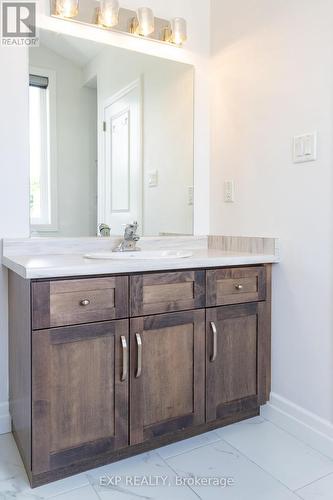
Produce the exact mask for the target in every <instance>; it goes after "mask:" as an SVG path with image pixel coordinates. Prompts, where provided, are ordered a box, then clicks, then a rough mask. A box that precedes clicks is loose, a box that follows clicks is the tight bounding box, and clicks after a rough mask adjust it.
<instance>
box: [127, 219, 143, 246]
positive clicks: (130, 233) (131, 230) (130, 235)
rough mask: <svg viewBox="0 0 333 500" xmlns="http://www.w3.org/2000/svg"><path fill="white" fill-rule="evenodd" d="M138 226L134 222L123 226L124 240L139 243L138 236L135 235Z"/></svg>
mask: <svg viewBox="0 0 333 500" xmlns="http://www.w3.org/2000/svg"><path fill="white" fill-rule="evenodd" d="M138 227H139V224H138V223H137V222H136V221H134V222H133V223H132V224H126V225H125V239H128V240H133V241H139V239H140V236H138V235H137V234H136V232H137V230H138Z"/></svg>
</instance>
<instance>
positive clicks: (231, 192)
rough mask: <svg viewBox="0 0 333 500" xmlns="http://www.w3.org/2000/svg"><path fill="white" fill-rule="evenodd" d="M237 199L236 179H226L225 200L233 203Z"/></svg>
mask: <svg viewBox="0 0 333 500" xmlns="http://www.w3.org/2000/svg"><path fill="white" fill-rule="evenodd" d="M234 201H235V183H234V181H224V202H225V203H233V202H234Z"/></svg>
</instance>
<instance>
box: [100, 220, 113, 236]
mask: <svg viewBox="0 0 333 500" xmlns="http://www.w3.org/2000/svg"><path fill="white" fill-rule="evenodd" d="M98 232H99V235H100V236H102V237H105V238H109V237H110V235H111V228H110V226H108V225H107V224H104V223H102V224H99V226H98Z"/></svg>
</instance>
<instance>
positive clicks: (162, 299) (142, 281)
mask: <svg viewBox="0 0 333 500" xmlns="http://www.w3.org/2000/svg"><path fill="white" fill-rule="evenodd" d="M130 296H131V300H130V312H131V316H132V317H133V316H143V315H146V314H159V313H164V312H172V311H186V310H188V309H199V308H202V307H205V271H185V272H175V273H158V274H157V273H156V274H155V273H154V274H145V275H137V276H132V277H131V281H130Z"/></svg>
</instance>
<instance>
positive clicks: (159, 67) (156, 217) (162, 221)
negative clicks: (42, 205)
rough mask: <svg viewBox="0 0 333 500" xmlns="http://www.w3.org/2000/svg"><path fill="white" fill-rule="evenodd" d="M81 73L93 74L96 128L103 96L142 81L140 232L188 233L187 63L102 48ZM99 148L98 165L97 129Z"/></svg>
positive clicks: (89, 76)
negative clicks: (151, 178)
mask: <svg viewBox="0 0 333 500" xmlns="http://www.w3.org/2000/svg"><path fill="white" fill-rule="evenodd" d="M114 68H117V71H115V70H114ZM85 75H86V79H87V80H91V79H92V78H96V77H97V82H98V85H97V92H98V113H99V120H98V121H99V124H100V125H99V130H102V127H101V124H102V121H103V120H104V107H105V103H106V101H108V100H109V99H110V98H111V97H112V96H114V95H115V94H116V93H117V92H120V91H122V90H123V89H124V88H125V87H127V86H128V85H130V84H131V83H133V82H134V81H136V80H138V79H141V80H142V93H143V99H142V101H143V120H142V122H143V230H144V235H145V236H156V235H158V234H160V233H174V234H192V233H193V206H190V205H189V204H188V187H189V186H193V118H194V116H193V101H194V96H193V67H192V66H190V65H185V64H180V63H178V62H175V61H166V60H165V59H161V58H157V57H152V56H147V55H145V54H138V53H135V52H130V51H124V50H119V49H118V48H114V47H106V48H105V49H103V50H102V51H101V52H100V53H99V54H98V55H97V56H96V57H94V58H93V59H92V60H91V61H90V63H89V64H88V65H87V66H86V69H85ZM99 151H100V154H99V164H100V165H101V168H102V165H103V161H104V155H103V151H104V133H103V132H101V133H100V134H99ZM152 170H157V171H158V185H157V186H156V187H149V184H148V174H149V172H150V171H152ZM104 184H105V181H104V180H103V186H101V188H102V189H104V187H105V186H104ZM99 198H100V197H99ZM171 200H172V201H171ZM102 205H103V203H102ZM101 220H102V218H101ZM129 222H130V221H129ZM141 229H142V228H140V230H141Z"/></svg>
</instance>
